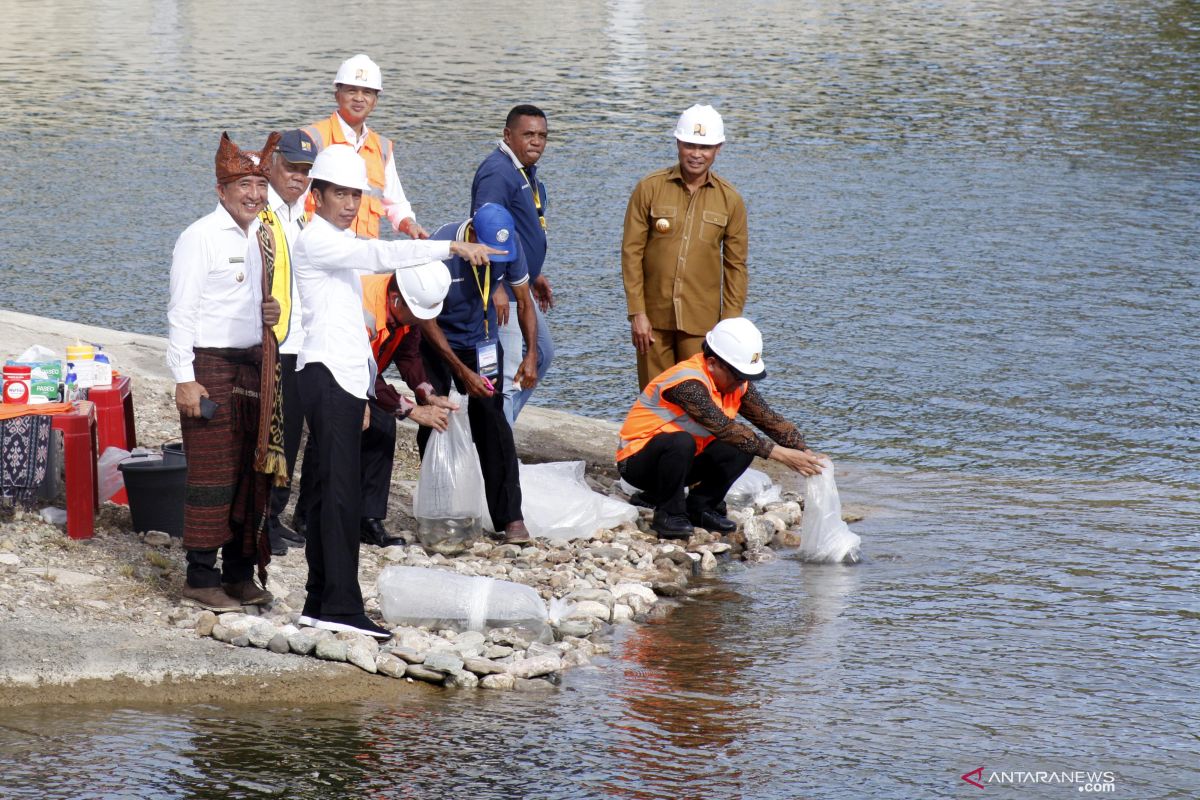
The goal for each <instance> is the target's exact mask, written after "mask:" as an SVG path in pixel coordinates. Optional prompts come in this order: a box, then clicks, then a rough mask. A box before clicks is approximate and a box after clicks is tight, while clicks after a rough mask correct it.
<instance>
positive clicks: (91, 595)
mask: <svg viewBox="0 0 1200 800" xmlns="http://www.w3.org/2000/svg"><path fill="white" fill-rule="evenodd" d="M76 336H78V337H79V338H81V339H83V340H84V341H91V342H97V343H101V344H104V345H105V351H106V352H108V353H110V354H111V357H112V360H113V364H114V367H115V368H116V369H117V370H119V371H120V372H121V373H122V374H126V375H130V376H132V378H133V381H134V396H135V400H136V418H137V436H138V443H139V444H140V445H142V446H147V447H157V446H158V445H161V444H162V443H164V442H170V441H178V440H179V421H178V416H177V414H176V411H175V408H174V402H173V388H174V384H173V382H172V381H171V378H170V376H169V374H168V373H167V370H166V368H165V366H164V363H163V352H164V350H165V340H163V339H159V338H157V337H149V336H140V335H136V334H127V333H122V332H119V331H110V330H106V329H103V328H93V327H89V326H80V325H76V324H73V323H65V322H59V321H56V320H49V319H45V318H41V317H33V316H30V315H25V314H17V313H15V312H8V311H0V341H2V342H4V345H3V347H2V349H0V356H3V357H11V356H13V355H16V354H18V353H19V352H20V351H21V350H23V349H25V347H27V346H28V345H29V344H33V343H41V344H45V345H47V346H51V347H56V348H60V349H61V347H62V345H63V343H64V342H65V341H66V340H67V339H68V338H74V337H76ZM414 432H415V427H414V426H411V424H407V425H405V426H402V429H401V431H400V434H399V437H398V446H397V460H396V468H395V471H394V473H393V480H392V492H391V503H390V510H391V513H390V514H389V518H388V526H389V528H390V529H391V530H392V531H393V532H397V533H400V534H401V535H402V536H405V537H406V539H408V540H409V541H410V542H415V537H413V536H412V534H411V531H412V530H413V528H414V526H413V520H412V519H411V517H409V516H408V514H407V509H409V508H411V499H410V498H411V492H412V489H413V486H414V483H415V478H416V473H417V468H418V466H419V462H418V459H417V452H416V441H415V436H414ZM517 442H518V450H519V451H520V453H521V457H522V458H523V459H524V460H526V461H527V462H531V463H532V462H538V461H548V460H555V461H562V460H579V459H582V460H584V461H586V462H587V464H588V469H587V472H588V480H589V483H590V484H591V485H592V488H593V489H596V490H598V491H601V492H603V493H608V494H612V495H613V496H615V497H618V498H623V497H624V496H623V494H621V493H620V491H619V489H618V488H617V487H616V486H615V485H614V483H613V482H614V481H615V479H616V474H615V469H614V468H613V466H612V453H613V451H614V449H615V442H616V426H614V425H613V424H612V423H608V422H603V421H597V420H590V419H585V418H582V417H577V416H574V415H569V414H564V413H562V412H554V411H549V410H546V409H538V408H535V407H530V408H529V409H528V410H527V411H526V413H525V414H523V415H522V419H521V421H520V423H519V424H518V428H517ZM758 466H759V467H760V468H762V464H761V463H760V464H759V465H758ZM789 477H790V476H789ZM784 486H785V487H792V488H794V487H795V486H796V483H795V481H794V480H791V481H785V482H784ZM527 490H528V489H527ZM794 497H795V495H794V494H793V493H790V492H787V491H786V490H785V495H784V501H785V502H781V503H778V504H774V505H772V506H769V507H768V508H767V509H758V511H759V512H763V511H766V512H768V513H765V514H763V513H759V514H756V513H755V512H754V510H742V511H740V512H738V515H739V516H738V518H739V521H741V522H742V523H743V525H742V527H741V529H739V531H737V532H736V533H734V534H731V535H729V536H727V537H724V538H722V537H719V536H717V535H716V534H709V533H706V532H703V531H699V532H698V533H697V535H696V536H694V537H693V539H692V540H691V541H690V542H678V543H669V542H660V541H658V540H657V539H656V538H655V537H654V536H653V535H652V533H647V532H646V522H647V518H648V511H646V510H643V512H642V514H641V515H640V517H639V520H638V521H637V522H634V523H625V524H623V525H622V526H620V527H619V528H617V529H615V530H606V531H601V532H599V533H598V535H597V536H596V537H595V538H593V539H591V540H588V541H576V542H570V543H563V542H550V541H547V540H544V539H539V540H535V542H534V544H533V545H531V546H527V547H524V548H520V547H516V546H513V545H495V544H492V543H490V542H477V543H475V544H474V545H473V546H472V547H471V548H470V549H469V550H468V551H467V552H465V553H462V554H459V555H455V556H446V555H441V554H437V553H429V552H426V551H425V550H424V549H423V548H421V547H420V546H419V545H416V544H410V545H409V546H407V547H391V548H386V549H384V550H379V549H378V548H374V547H367V546H364V547H363V549H362V555H361V567H360V575H359V577H360V583H361V584H362V588H363V595H364V598H365V599H366V602H367V607H368V610H370V611H377V610H378V608H379V598H378V596H377V590H376V583H375V582H376V578H377V576H378V574H379V572H380V571H381V570H382V569H383V568H385V567H387V566H390V565H392V564H399V565H406V566H419V567H432V568H440V569H448V570H452V571H455V572H458V573H460V574H467V575H487V576H489V577H495V578H500V579H504V580H511V581H515V582H518V583H524V584H527V585H530V586H533V587H534V588H535V589H537V590H538V592H539V593H540V594H541V595H542V597H543V598H545V599H549V598H551V597H558V598H562V597H566V598H569V599H570V600H571V601H572V602H573V604H574V605H573V610H572V612H571V613H570V614H569V615H568V616H567V618H566V619H562V620H557V621H555V625H554V631H555V636H554V639H555V641H553V642H545V641H543V642H537V641H531V638H532V637H530V635H529V634H528V633H527V632H524V631H521V630H519V629H518V630H515V631H514V630H511V629H499V630H493V631H490V632H488V633H487V634H477V633H471V632H468V633H458V632H456V631H451V630H445V631H426V630H424V629H409V628H398V629H397V630H396V636H395V638H394V639H393V640H392V642H389V643H385V645H384V646H383V647H382V648H379V647H376V646H375V645H374V644H373V642H370V641H366V637H356V636H351V635H346V634H341V635H338V636H333V635H332V634H330V635H328V636H325V635H324V632H316V631H313V630H312V629H308V628H303V629H299V630H297V628H296V626H295V621H296V619H295V618H296V616H297V615H298V613H299V608H300V605H301V604H302V603H303V586H304V580H305V577H306V573H307V567H306V564H305V560H304V554H303V551H302V549H292V550H290V551H289V552H288V554H287V555H285V556H277V557H275V558H274V559H273V560H272V563H271V567H270V570H269V572H270V578H269V584H268V588H269V589H270V590H271V591H272V592H273V593H274V594H275V596H276V602H275V603H274V604H273V605H272V606H271V607H269V608H268V609H265V610H264V611H263V612H262V613H261V614H260V613H259V612H258V610H257V609H254V608H249V607H248V608H247V609H246V611H247V614H248V615H243V614H227V615H222V617H221V618H220V619H218V618H216V617H215V616H214V615H212V614H211V613H208V612H199V611H197V610H196V609H194V608H190V607H188V606H184V605H181V603H180V594H179V592H180V587H181V585H182V582H183V565H184V560H183V550H182V548H180V547H179V542H178V540H173V539H171V538H170V537H167V536H165V534H156V533H153V532H152V533H149V534H145V535H139V534H136V533H133V532H132V528H131V525H130V519H129V510H128V509H127V508H126V507H123V506H117V505H114V504H111V503H106V504H104V506H103V508H102V509H101V513H100V515H99V516H98V517H97V520H96V535H95V537H94V538H93V539H91V540H85V541H74V540H71V539H68V538H67V537H66V535H65V533H64V532H63V530H62V529H61V528H60V527H58V526H55V525H51V524H49V523H46V522H44V521H42V520H41V519H40V517H38V516H37V515H36V514H34V513H29V512H21V511H11V510H0V642H3V643H4V646H3V647H0V707H3V706H6V705H14V704H24V703H58V702H62V703H73V702H124V701H148V700H153V701H162V702H204V701H211V700H216V699H220V700H223V701H227V702H228V701H232V702H238V701H245V702H263V701H270V700H272V699H288V700H290V701H297V702H305V701H312V702H324V701H328V700H341V699H348V698H352V697H360V696H361V697H365V696H379V695H380V693H387V692H395V691H403V690H404V689H401V688H400V687H410V685H411V684H413V683H414V681H415V682H421V681H425V682H432V683H439V684H443V685H448V686H455V687H460V688H473V687H475V686H482V687H485V688H498V689H526V690H541V689H545V688H552V685H553V683H555V682H556V681H557V677H558V675H559V674H560V673H561V672H562V670H564V669H567V668H570V667H573V666H578V665H581V664H584V663H587V662H588V661H589V660H590V659H591V658H592V657H593V656H596V655H603V654H604V653H606V652H607V650H608V647H609V643H610V642H611V639H612V626H613V625H615V624H628V623H631V622H636V621H637V620H639V619H643V618H644V617H645V616H646V615H651V614H656V613H663V612H664V611H665V609H666V608H668V607H669V606H670V604H671V603H674V602H679V601H680V600H681V599H682V600H686V597H687V595H688V581H689V578H691V577H692V576H693V575H701V574H708V575H715V574H718V573H719V572H721V571H722V570H723V569H728V568H731V567H730V566H729V565H731V564H733V565H737V566H738V567H739V568H740V567H741V564H742V563H743V562H749V563H754V562H759V561H765V560H770V559H772V558H774V557H775V555H774V552H773V549H772V548H777V547H789V546H795V545H796V544H797V543H798V541H799V540H798V535H797V534H796V532H795V528H796V527H797V526H798V523H799V516H800V508H799V506H798V505H797V504H796V503H795V502H794ZM214 637H215V638H214ZM543 638H545V637H543ZM222 640H223V641H222ZM238 645H241V646H238ZM272 650H274V651H275V652H272ZM298 652H299V653H308V654H309V655H298V654H297V653H298ZM312 655H317V656H318V658H313V657H311V656H312ZM344 662H346V663H344ZM351 664H357V666H351ZM371 673H382V674H385V675H391V676H392V677H397V678H405V680H386V679H383V678H382V677H381V676H380V675H376V674H371ZM335 687H336V688H335ZM331 690H333V691H334V692H335V694H333V695H331V693H330V692H331ZM407 690H408V691H412V690H413V689H412V688H411V687H410V688H408V689H407Z"/></svg>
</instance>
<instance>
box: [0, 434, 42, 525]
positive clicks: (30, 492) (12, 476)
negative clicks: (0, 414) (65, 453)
mask: <svg viewBox="0 0 1200 800" xmlns="http://www.w3.org/2000/svg"><path fill="white" fill-rule="evenodd" d="M52 424H53V421H52V420H51V419H50V417H48V416H44V415H40V414H39V415H35V416H24V417H13V418H11V419H6V420H0V501H3V502H4V503H5V504H14V505H21V506H24V507H26V508H32V507H33V506H34V505H35V504H36V502H37V491H38V487H39V486H41V485H42V481H44V480H45V479H46V463H47V461H48V460H49V458H50V427H51V425H52Z"/></svg>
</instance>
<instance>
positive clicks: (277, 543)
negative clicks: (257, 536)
mask: <svg viewBox="0 0 1200 800" xmlns="http://www.w3.org/2000/svg"><path fill="white" fill-rule="evenodd" d="M267 542H268V543H269V544H270V545H271V555H273V556H286V555H287V551H288V543H287V540H285V539H284V538H283V537H282V536H280V535H279V534H278V533H277V532H276V531H275V530H274V529H273V528H268V529H267Z"/></svg>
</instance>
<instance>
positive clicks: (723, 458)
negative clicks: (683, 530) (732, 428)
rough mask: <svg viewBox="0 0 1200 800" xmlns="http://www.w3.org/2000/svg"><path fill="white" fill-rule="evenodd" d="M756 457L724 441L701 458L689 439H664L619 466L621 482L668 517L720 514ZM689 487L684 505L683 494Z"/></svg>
mask: <svg viewBox="0 0 1200 800" xmlns="http://www.w3.org/2000/svg"><path fill="white" fill-rule="evenodd" d="M753 460H754V456H752V455H750V454H749V453H743V452H742V451H741V450H738V449H737V448H736V447H733V446H732V445H728V444H725V443H724V442H722V441H713V442H710V443H709V445H708V447H706V448H704V451H703V452H702V453H700V454H699V455H697V454H696V440H695V438H693V437H692V435H691V434H690V433H686V432H684V431H677V432H675V433H660V434H659V435H658V436H655V437H654V438H653V439H651V440H650V441H649V442H648V443H647V444H646V446H645V447H643V448H642V449H641V450H639V451H637V452H636V453H634V454H633V455H631V456H630V457H629V458H627V459H625V460H624V461H621V462H620V463H619V464H617V469H618V471H620V473H621V477H622V478H624V479H625V480H626V481H628V482H629V483H631V484H633V485H634V486H636V487H637V488H639V489H641V490H642V491H643V492H645V494H646V499H647V500H649V501H650V502H652V503H654V506H655V508H657V509H659V510H661V511H664V512H666V513H668V514H680V515H682V514H685V513H690V514H699V513H700V512H702V511H716V510H717V509H718V508H719V506H720V504H721V503H723V502H724V501H725V495H726V494H728V493H729V487H730V486H733V482H734V481H736V480H737V479H738V477H739V476H740V475H741V474H742V473H743V472H745V471H746V468H747V467H749V466H750V462H752V461H753ZM685 486H690V487H691V490H690V491H689V492H688V495H687V500H686V502H685V500H684V495H683V489H684V487H685Z"/></svg>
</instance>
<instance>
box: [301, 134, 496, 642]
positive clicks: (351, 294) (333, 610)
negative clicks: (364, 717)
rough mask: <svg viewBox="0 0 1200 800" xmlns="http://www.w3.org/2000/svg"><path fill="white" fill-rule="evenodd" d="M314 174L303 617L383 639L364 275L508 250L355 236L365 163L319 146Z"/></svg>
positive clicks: (307, 295) (304, 271) (306, 291)
mask: <svg viewBox="0 0 1200 800" xmlns="http://www.w3.org/2000/svg"><path fill="white" fill-rule="evenodd" d="M310 176H311V177H312V189H311V193H312V196H313V201H314V202H313V205H314V210H315V212H316V216H314V217H313V219H312V221H311V222H310V223H309V224H308V225H307V226H306V227H305V229H304V231H303V232H302V233H301V234H300V238H299V239H298V240H297V242H296V249H295V252H294V257H295V258H294V262H295V265H296V278H297V280H298V281H299V284H300V303H301V306H302V309H303V313H302V318H301V321H302V325H303V327H304V344H303V346H302V347H301V348H300V353H299V355H298V357H297V360H296V366H297V369H299V371H300V372H299V375H298V379H297V382H298V384H299V389H300V402H301V405H303V407H304V419H305V421H306V422H307V423H308V431H309V436H310V437H312V438H313V440H314V441H315V442H316V446H315V448H314V451H313V455H314V456H315V457H316V459H315V460H316V463H315V464H312V465H310V464H306V465H305V469H306V470H308V469H312V468H313V467H315V474H316V481H315V491H314V493H313V497H312V498H310V499H309V500H307V501H306V502H308V503H309V506H308V509H307V512H308V513H307V522H308V525H307V531H306V538H307V544H306V547H305V555H306V556H307V558H308V581H307V584H306V587H305V588H306V589H307V592H308V596H307V598H306V599H305V602H304V609H303V612H302V615H301V617H300V622H301V624H305V625H312V626H314V627H317V628H323V629H325V630H332V631H353V632H358V633H365V634H367V635H368V636H373V637H375V638H377V639H387V638H388V637H390V636H391V633H390V632H389V631H388V630H387V629H386V628H381V627H380V626H378V625H376V624H375V623H374V622H372V621H371V620H370V619H369V618H368V617H367V616H366V614H365V613H364V609H363V601H362V592H361V590H360V589H359V585H358V545H359V541H358V534H359V519H360V517H361V503H362V492H361V487H360V485H359V481H360V437H361V435H362V429H363V426H364V424H365V421H366V420H367V419H369V417H367V416H366V410H367V407H366V403H367V393H368V391H369V390H370V389H371V388H372V387H373V385H374V382H375V363H374V361H373V360H372V357H371V345H370V340H369V339H368V336H367V330H366V326H365V325H364V324H363V311H362V282H361V280H360V276H361V274H362V273H363V272H364V271H365V272H389V271H395V270H397V269H406V268H414V267H421V266H422V265H424V264H427V263H428V262H431V261H438V260H443V259H447V258H449V257H450V256H451V255H458V256H461V257H462V258H464V259H467V260H469V261H470V262H471V263H473V264H485V263H487V261H488V256H489V255H499V254H501V252H502V251H500V250H494V249H492V248H490V247H486V246H484V245H479V244H472V243H466V242H447V241H436V242H435V241H390V242H384V241H379V240H378V239H358V238H355V236H354V233H353V230H352V229H351V226H352V224H353V222H354V220H355V219H356V218H357V216H358V209H359V205H360V203H361V202H362V199H363V192H364V190H365V189H366V188H367V187H368V186H369V184H368V182H367V169H366V165H365V164H364V163H363V160H362V159H361V158H359V157H358V155H357V154H356V153H355V152H354V149H353V148H351V147H349V146H346V145H331V146H330V147H327V148H325V149H324V150H322V151H321V152H320V154H319V155H318V156H317V159H316V162H315V163H314V164H313V168H312V172H311V173H310ZM443 269H444V268H443ZM447 285H448V282H447ZM442 296H444V289H443V290H442ZM438 307H439V308H440V300H439V301H438ZM412 310H413V311H414V313H417V311H418V310H417V309H415V308H414V309H412ZM423 313H428V312H427V311H426V312H423ZM432 313H433V314H436V313H437V312H436V311H433V312H432Z"/></svg>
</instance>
